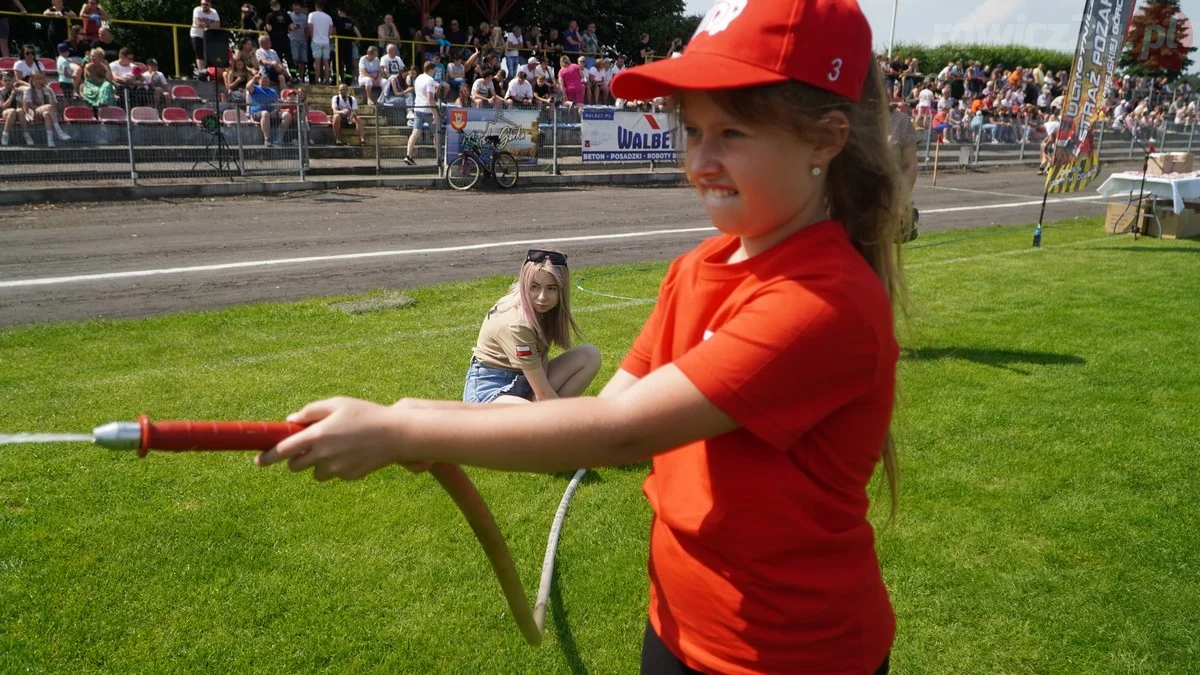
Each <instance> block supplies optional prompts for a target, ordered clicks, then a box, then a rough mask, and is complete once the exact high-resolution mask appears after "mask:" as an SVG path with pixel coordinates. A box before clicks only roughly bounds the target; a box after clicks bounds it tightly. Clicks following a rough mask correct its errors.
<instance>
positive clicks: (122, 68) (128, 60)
mask: <svg viewBox="0 0 1200 675" xmlns="http://www.w3.org/2000/svg"><path fill="white" fill-rule="evenodd" d="M108 69H109V70H111V71H112V76H113V82H114V83H115V84H116V85H117V86H118V87H130V86H134V85H135V84H140V83H141V82H142V79H141V73H138V74H137V75H134V73H133V50H132V49H130V48H129V47H122V48H121V52H120V57H119V58H118V59H117V60H116V61H113V62H112V63H110V64H108ZM118 98H119V97H118Z"/></svg>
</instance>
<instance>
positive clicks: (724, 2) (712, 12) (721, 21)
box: [692, 0, 746, 37]
mask: <svg viewBox="0 0 1200 675" xmlns="http://www.w3.org/2000/svg"><path fill="white" fill-rule="evenodd" d="M743 9H746V0H717V1H716V2H715V3H713V6H712V7H711V8H710V9H709V10H708V13H707V14H705V15H704V18H703V19H701V20H700V26H699V27H697V28H696V32H695V34H693V35H692V37H696V36H697V35H699V34H700V33H704V32H707V33H708V34H709V35H716V34H717V33H720V32H721V31H723V30H725V29H726V28H729V24H730V23H731V22H732V21H733V20H734V19H736V18H738V16H740V15H741V13H742V10H743Z"/></svg>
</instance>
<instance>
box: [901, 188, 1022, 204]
mask: <svg viewBox="0 0 1200 675" xmlns="http://www.w3.org/2000/svg"><path fill="white" fill-rule="evenodd" d="M916 187H918V188H926V189H929V190H950V191H953V192H974V193H975V194H979V195H996V196H997V197H1020V198H1021V199H1029V198H1030V197H1032V196H1033V195H1021V194H1017V193H1015V192H996V191H994V190H972V189H971V188H955V187H946V186H945V185H917V186H916ZM1038 203H1039V204H1040V203H1041V202H1038Z"/></svg>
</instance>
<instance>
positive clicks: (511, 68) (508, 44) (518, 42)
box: [504, 26, 528, 77]
mask: <svg viewBox="0 0 1200 675" xmlns="http://www.w3.org/2000/svg"><path fill="white" fill-rule="evenodd" d="M523 46H525V38H524V37H522V35H521V27H520V26H513V29H512V32H511V33H508V34H506V35H505V36H504V47H505V49H504V65H505V69H504V70H505V72H506V73H508V76H509V77H516V76H517V69H518V68H519V67H520V65H521V53H520V52H519V51H517V50H519V49H520V48H521V47H523ZM526 77H528V74H526Z"/></svg>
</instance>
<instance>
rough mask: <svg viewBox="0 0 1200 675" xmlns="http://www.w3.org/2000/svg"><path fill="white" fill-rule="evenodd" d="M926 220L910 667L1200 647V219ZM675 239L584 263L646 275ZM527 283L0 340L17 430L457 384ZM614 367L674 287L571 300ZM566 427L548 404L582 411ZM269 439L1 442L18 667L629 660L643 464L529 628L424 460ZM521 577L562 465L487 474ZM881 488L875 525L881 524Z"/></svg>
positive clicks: (565, 545)
mask: <svg viewBox="0 0 1200 675" xmlns="http://www.w3.org/2000/svg"><path fill="white" fill-rule="evenodd" d="M1030 232H1031V230H1030V228H995V229H990V230H979V231H974V232H970V233H962V232H959V233H946V234H942V235H930V234H926V235H923V236H922V237H921V239H919V240H918V241H917V242H916V243H915V245H914V247H913V248H911V249H909V251H908V253H909V255H908V264H909V281H910V286H911V291H912V314H911V319H910V321H909V322H908V323H907V324H906V325H903V326H902V328H901V335H902V339H901V342H902V344H903V345H904V347H905V350H906V351H905V354H904V358H903V360H902V362H901V366H900V383H901V394H900V396H901V401H900V406H899V408H898V410H897V431H898V435H899V440H900V444H901V445H900V454H901V462H902V471H903V474H902V489H901V503H900V511H899V515H898V516H897V518H896V519H895V520H894V521H893V522H892V523H891V524H890V525H888V526H886V527H881V529H880V532H879V551H880V555H881V560H882V563H883V568H884V576H885V578H886V580H887V583H888V586H889V588H890V589H891V592H892V598H893V602H894V604H895V606H896V610H897V614H898V618H899V633H898V636H897V642H896V645H895V649H894V652H893V659H892V663H893V667H894V669H895V672H902V673H913V672H920V673H924V672H930V673H947V672H962V673H984V672H988V673H992V672H1028V673H1055V672H1087V673H1103V672H1122V673H1124V672H1147V673H1164V672H1186V671H1192V672H1195V670H1194V669H1195V668H1196V664H1197V663H1200V609H1198V608H1200V575H1198V574H1197V570H1198V568H1200V544H1198V543H1197V542H1198V541H1200V539H1198V538H1197V536H1196V534H1195V530H1194V529H1193V526H1194V525H1195V524H1196V522H1197V519H1198V517H1200V497H1198V493H1200V443H1198V441H1197V428H1200V349H1198V344H1200V312H1198V311H1197V307H1200V302H1198V301H1197V299H1196V293H1197V291H1198V289H1200V285H1198V282H1200V266H1198V265H1200V242H1195V241H1191V242H1185V241H1157V240H1141V241H1138V242H1136V243H1134V242H1133V241H1132V240H1131V239H1129V238H1128V237H1127V236H1126V237H1120V238H1116V237H1113V238H1104V237H1103V235H1102V233H1101V231H1100V224H1099V222H1098V221H1097V220H1096V219H1090V220H1082V221H1077V222H1068V223H1059V224H1056V225H1054V226H1051V227H1049V228H1047V230H1046V237H1045V245H1044V247H1043V248H1041V249H1037V250H1033V249H1030V248H1029V240H1030ZM664 270H665V264H660V265H645V266H637V267H627V268H617V269H606V270H584V271H582V272H576V280H579V277H580V276H582V277H584V278H583V285H584V286H586V287H588V288H590V289H592V290H594V291H598V292H601V293H606V294H609V295H614V296H625V297H628V298H651V297H653V296H654V293H655V291H656V288H657V283H658V281H659V280H660V279H661V277H662V274H663V272H664ZM507 283H508V279H507V278H493V279H488V280H483V281H477V282H471V283H461V284H452V285H446V286H439V287H437V288H429V289H403V290H404V291H405V292H406V293H408V294H410V295H411V296H412V297H413V298H415V299H416V303H414V304H412V305H411V306H408V307H405V308H402V309H390V310H384V311H376V312H368V313H362V314H357V315H354V314H347V313H345V312H342V311H337V310H335V309H333V308H331V307H330V303H332V302H336V301H346V300H349V298H333V299H330V298H321V299H314V300H311V301H307V302H302V303H296V304H279V305H255V306H247V307H239V308H236V309H230V310H223V311H214V312H204V313H195V314H183V315H174V316H167V317H161V318H153V319H146V320H138V321H113V322H89V323H81V324H63V325H52V326H41V327H27V328H20V329H15V330H8V331H3V332H0V413H2V414H3V417H2V418H0V431H3V432H17V431H25V432H33V431H45V432H50V431H59V432H71V431H76V432H79V431H87V430H89V429H91V428H92V427H93V426H96V425H98V424H101V423H104V422H108V421H114V420H126V419H133V418H134V417H136V416H137V415H138V414H139V413H143V412H145V413H148V414H149V415H150V416H151V417H152V418H158V419H168V418H215V419H280V418H282V417H283V416H284V415H286V414H287V413H289V412H291V411H293V410H295V409H297V408H299V407H300V406H301V405H303V404H304V403H306V402H308V401H310V400H313V399H316V398H320V397H325V396H330V395H335V394H346V395H352V396H359V397H364V398H368V399H372V400H376V401H381V402H390V401H392V400H395V399H397V398H400V397H402V396H422V397H433V398H448V399H457V398H458V397H459V396H460V394H461V390H462V377H463V373H464V372H465V368H466V364H467V359H468V350H469V348H470V347H471V345H472V344H473V342H474V339H475V334H476V331H477V330H478V323H479V321H480V320H481V319H482V317H483V314H484V313H485V312H486V311H487V309H488V307H490V305H491V303H492V302H493V301H494V300H495V299H496V298H497V297H499V296H500V295H501V294H502V293H503V291H504V289H505V287H506V285H507ZM573 300H574V303H575V307H576V309H577V312H578V319H579V322H580V324H581V326H582V328H583V329H584V331H585V332H586V334H587V338H588V339H589V340H590V341H592V342H594V343H596V344H597V345H598V346H599V347H600V348H601V350H602V352H603V354H604V355H605V359H606V363H605V368H604V370H603V371H602V372H601V377H600V380H601V381H602V380H603V379H605V378H606V377H607V376H608V375H609V374H611V372H612V371H613V369H614V368H615V367H616V364H617V363H618V362H619V359H620V357H621V356H622V355H623V354H624V352H625V350H626V349H627V348H628V346H629V344H630V343H631V342H632V340H633V338H634V336H635V334H636V332H637V330H638V328H639V327H640V325H641V324H642V322H643V321H644V320H645V318H646V316H647V315H648V313H649V311H650V304H649V303H647V302H644V301H642V302H639V301H631V300H622V299H619V298H612V297H602V296H598V295H591V294H587V293H581V292H578V291H576V292H575V293H574V295H573ZM564 422H565V421H563V420H547V423H551V424H553V423H564ZM251 459H252V455H250V454H242V453H236V454H196V455H168V454H158V455H154V454H152V455H151V456H150V457H148V458H147V459H144V460H139V459H137V458H136V457H134V456H133V455H132V454H122V453H112V452H109V451H105V450H100V449H95V448H91V447H88V446H83V445H70V444H67V445H47V446H14V445H9V446H0V671H2V672H14V671H25V670H32V671H71V672H78V671H95V670H100V669H104V670H114V671H157V670H168V669H169V670H188V671H221V672H230V671H235V672H245V671H259V672H289V671H341V672H356V671H363V670H378V671H386V672H411V673H418V672H447V673H560V672H590V673H629V672H635V671H636V667H637V659H638V651H639V648H640V639H641V631H642V628H643V626H644V622H645V611H646V587H647V581H646V577H645V572H644V568H645V558H646V546H647V530H648V525H649V517H650V512H649V508H648V507H647V505H646V503H645V501H644V499H643V497H642V495H641V492H640V486H641V481H642V480H643V478H644V476H645V473H646V467H645V466H635V467H626V468H620V469H605V470H602V471H599V472H593V473H592V474H591V475H590V479H589V481H588V482H587V483H586V484H585V485H584V486H583V487H581V488H580V490H579V492H578V493H577V494H576V497H575V501H574V503H573V504H572V507H571V512H570V514H569V516H568V518H567V522H566V526H565V529H564V537H563V541H562V544H561V547H560V551H559V566H558V572H559V573H558V579H557V583H556V589H557V591H556V592H555V594H554V595H553V597H552V607H551V611H550V617H549V619H548V625H547V640H546V642H545V643H544V644H543V645H542V646H541V647H538V648H531V647H527V646H526V645H525V644H524V642H523V641H522V640H521V638H520V635H519V634H518V632H517V630H516V628H515V625H514V624H513V622H512V621H511V619H510V618H509V616H508V614H507V610H506V607H505V605H504V602H503V599H502V597H501V595H500V592H499V588H498V585H497V583H496V581H495V579H494V577H493V576H492V573H491V570H490V568H489V567H488V565H487V562H486V560H485V559H484V557H483V554H482V552H481V549H480V548H479V547H478V546H477V545H476V543H475V541H474V538H473V535H472V534H471V532H470V530H469V529H468V527H467V526H466V524H465V523H464V522H463V520H462V518H461V516H460V515H459V514H458V512H457V510H456V509H455V507H454V505H453V504H452V503H451V502H450V500H449V499H448V498H447V497H446V496H445V495H444V494H443V493H442V492H441V490H440V488H439V487H438V486H437V484H436V483H435V482H434V481H433V480H432V479H431V478H430V477H429V476H414V475H411V474H409V473H407V472H405V471H403V470H400V469H392V470H387V471H383V472H380V473H378V474H376V475H373V476H371V477H369V478H368V479H365V480H362V481H359V482H354V483H342V482H336V483H329V484H317V483H315V482H313V481H312V480H311V478H310V477H309V476H307V475H305V476H296V475H292V474H290V473H289V472H287V471H286V469H284V468H282V467H273V468H271V469H269V470H262V469H256V468H254V467H253V466H252V464H251ZM471 475H472V477H473V478H474V479H475V481H476V483H477V485H478V486H479V488H480V490H481V492H482V493H483V494H484V496H485V498H486V499H487V500H488V501H489V503H490V505H491V507H492V510H493V512H494V513H495V514H496V518H497V520H498V522H499V524H500V526H501V528H502V529H503V530H504V532H505V534H506V535H507V537H508V540H509V544H510V547H511V549H512V551H513V555H514V557H515V558H516V561H517V565H518V567H519V569H520V570H521V574H522V578H523V580H524V582H525V586H526V589H527V592H528V593H529V594H531V595H532V593H533V592H534V590H535V586H536V583H537V576H538V572H539V566H540V563H541V556H542V552H543V549H544V546H545V536H546V534H547V530H548V528H549V525H550V520H551V517H552V515H553V512H554V509H555V507H556V505H557V503H558V499H559V497H560V495H561V493H562V490H563V488H564V487H565V486H566V483H567V477H566V476H564V475H508V474H500V473H493V472H487V471H478V470H474V471H471ZM884 495H885V493H884V492H880V493H879V496H880V497H881V499H879V507H880V508H877V509H876V522H877V523H878V524H879V525H881V526H882V525H883V523H884V522H885V521H886V508H882V507H883V505H884V504H885V503H886V497H885V496H884Z"/></svg>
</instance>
